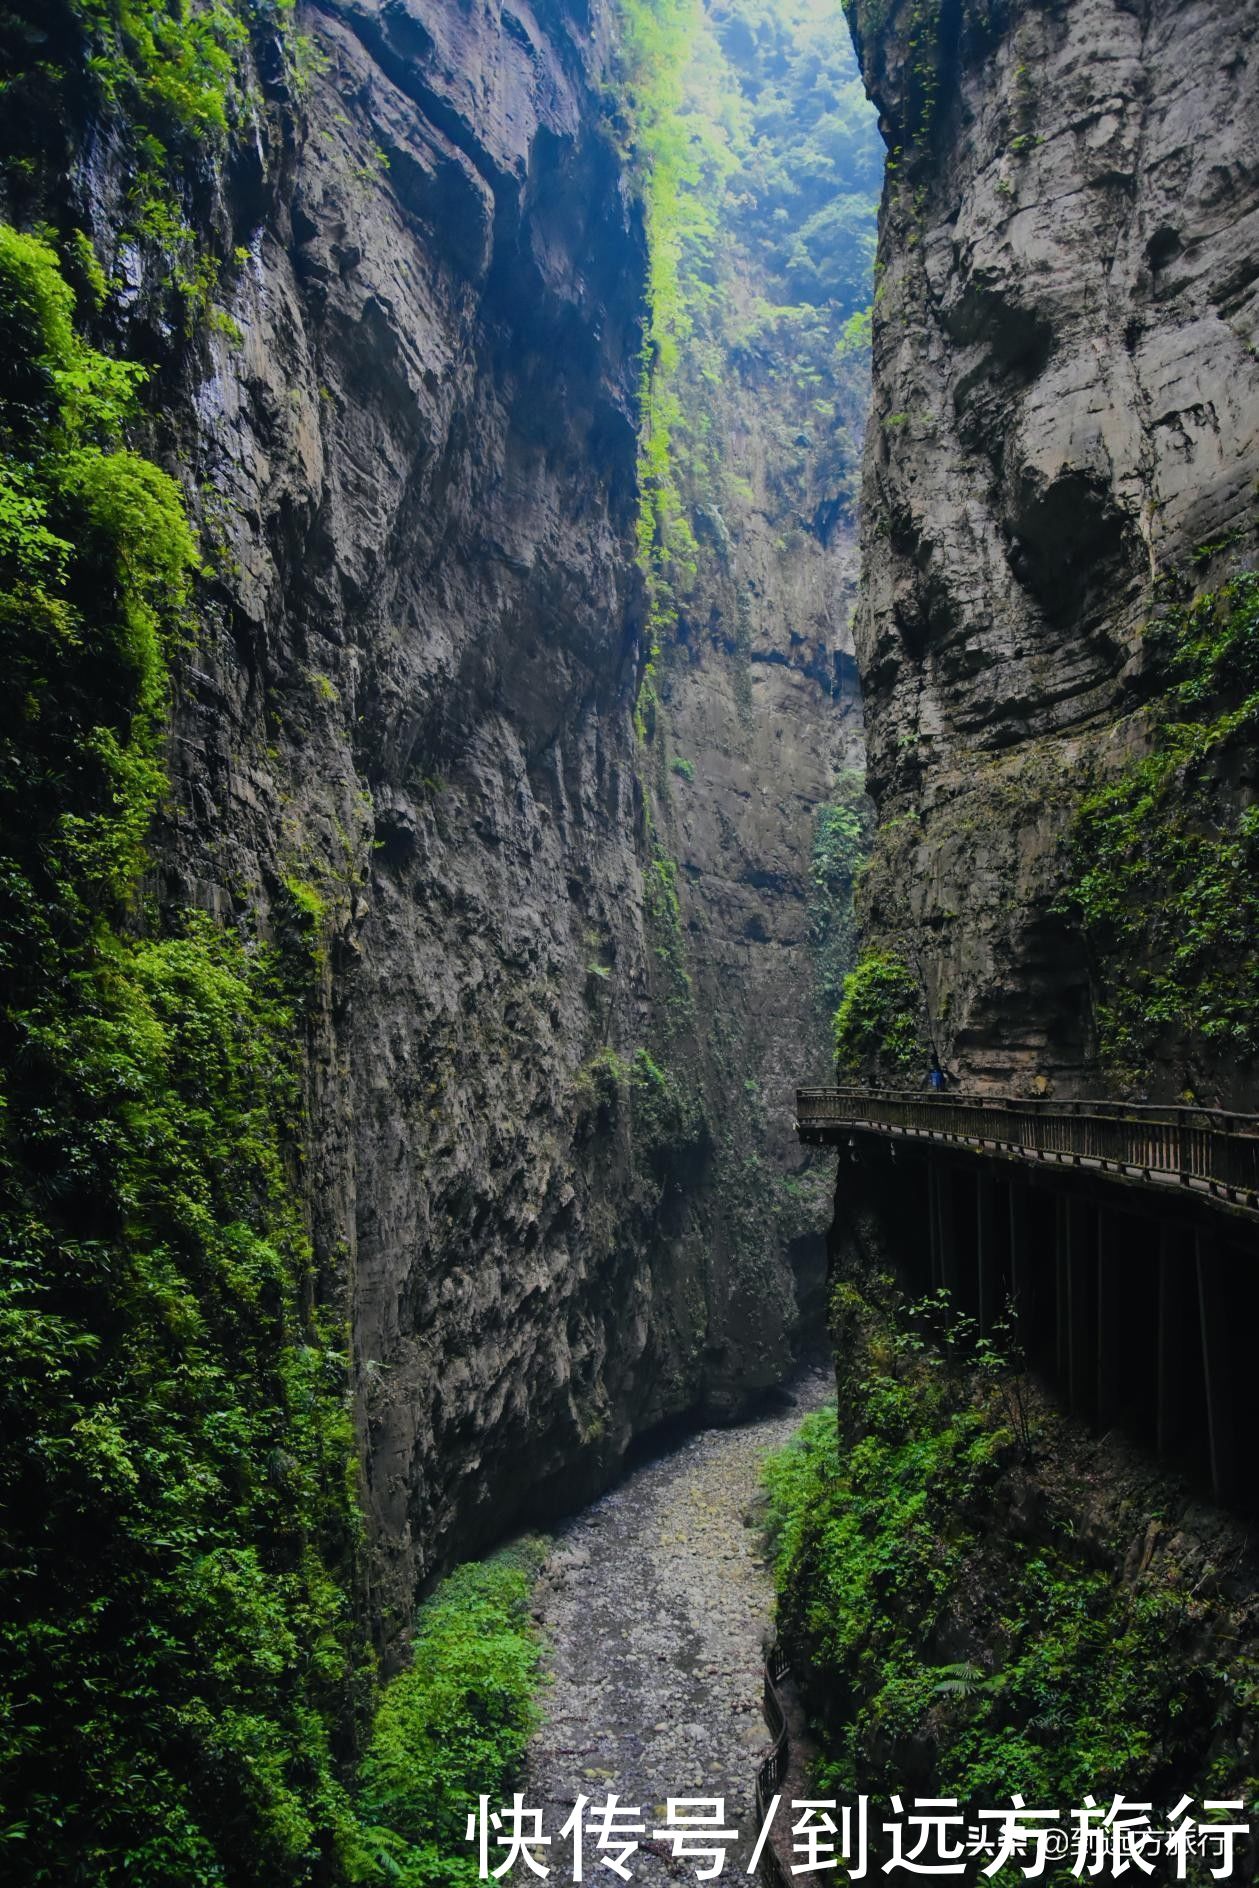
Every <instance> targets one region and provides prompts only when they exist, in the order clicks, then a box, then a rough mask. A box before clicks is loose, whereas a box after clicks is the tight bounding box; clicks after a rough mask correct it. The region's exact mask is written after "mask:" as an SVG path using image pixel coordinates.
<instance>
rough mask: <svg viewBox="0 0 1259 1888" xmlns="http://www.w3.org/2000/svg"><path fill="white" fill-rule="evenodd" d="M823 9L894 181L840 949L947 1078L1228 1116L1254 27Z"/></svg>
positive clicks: (1247, 15) (1234, 1089) (1258, 450)
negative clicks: (904, 985)
mask: <svg viewBox="0 0 1259 1888" xmlns="http://www.w3.org/2000/svg"><path fill="white" fill-rule="evenodd" d="M850 11H851V14H852V16H853V23H854V28H855V32H856V37H857V41H858V46H859V52H860V56H861V59H862V64H863V69H864V72H865V76H866V81H867V84H868V86H869V88H870V90H871V92H872V95H873V96H874V98H875V100H876V102H877V104H878V106H879V108H880V111H881V114H882V124H883V130H884V135H885V137H886V139H887V141H888V144H889V147H890V149H891V151H892V153H893V158H894V163H893V166H892V168H891V169H890V172H889V179H888V184H887V189H886V192H885V198H884V205H883V216H882V237H881V251H880V269H881V279H880V285H879V291H878V297H877V304H876V319H875V332H874V355H875V394H874V407H873V415H872V423H871V426H870V430H869V434H868V444H867V457H866V472H865V495H864V534H865V541H864V552H865V566H864V569H865V577H864V584H865V588H864V597H863V603H862V607H861V611H860V614H859V618H858V624H857V640H858V650H859V655H860V661H861V668H862V675H863V681H864V686H865V690H866V699H867V716H868V731H869V741H870V770H871V772H870V778H871V785H872V791H873V792H874V794H875V796H876V798H877V800H878V802H879V805H880V809H881V814H882V819H883V838H882V840H881V842H880V848H879V858H878V862H877V863H876V868H875V870H874V872H873V874H872V877H871V881H870V887H869V896H868V907H867V917H868V922H869V930H870V935H871V937H872V939H873V940H875V941H876V942H879V943H881V944H883V945H884V946H886V947H890V948H891V949H893V950H894V951H897V952H899V953H900V954H901V955H902V956H903V957H904V958H905V959H906V961H908V962H909V963H911V964H912V965H913V966H914V968H915V972H916V974H917V975H919V976H920V978H921V981H922V984H923V989H924V994H925V999H926V1009H927V1012H928V1022H929V1026H930V1030H931V1033H932V1034H933V1036H934V1038H935V1040H936V1042H937V1043H938V1044H939V1047H940V1049H941V1052H942V1055H943V1059H944V1061H945V1063H946V1066H947V1067H948V1068H949V1069H950V1071H951V1072H952V1073H953V1074H954V1075H955V1076H957V1077H958V1078H959V1079H960V1080H962V1081H963V1082H964V1083H965V1084H967V1085H971V1086H993V1087H996V1088H1006V1087H1012V1088H1014V1089H1015V1090H1017V1091H1021V1092H1027V1091H1029V1090H1039V1091H1042V1092H1043V1091H1044V1090H1045V1089H1046V1088H1048V1087H1053V1088H1056V1089H1057V1091H1058V1092H1060V1093H1070V1092H1072V1091H1076V1092H1079V1091H1080V1090H1088V1089H1090V1088H1092V1089H1094V1090H1095V1089H1096V1087H1097V1085H1098V1083H1099V1081H1103V1080H1106V1081H1109V1082H1111V1083H1112V1084H1115V1085H1117V1086H1118V1087H1119V1088H1120V1089H1121V1090H1124V1091H1127V1092H1138V1093H1147V1094H1150V1095H1152V1096H1157V1095H1159V1094H1169V1093H1170V1094H1176V1093H1178V1092H1180V1090H1182V1089H1183V1088H1185V1087H1191V1088H1193V1089H1194V1090H1195V1091H1196V1092H1197V1093H1198V1094H1199V1095H1201V1096H1202V1097H1203V1098H1206V1097H1209V1096H1233V1097H1237V1096H1238V1095H1244V1094H1245V1093H1247V1092H1250V1076H1249V1074H1248V1073H1247V1070H1248V1069H1249V1068H1250V1067H1251V1066H1252V1063H1251V1058H1252V1056H1253V1051H1254V1048H1255V1031H1254V1026H1253V1025H1254V1017H1253V1014H1252V1009H1251V1006H1250V1005H1249V1004H1248V1002H1247V1000H1246V999H1245V998H1244V997H1243V996H1242V994H1241V992H1242V991H1243V990H1244V988H1245V987H1246V985H1247V984H1248V983H1250V982H1251V981H1252V971H1253V957H1252V954H1251V947H1250V946H1249V945H1248V943H1247V941H1246V938H1245V936H1244V935H1243V933H1244V931H1245V928H1246V926H1245V924H1242V925H1240V926H1239V925H1232V926H1230V925H1229V924H1226V923H1221V922H1218V921H1217V922H1215V923H1214V924H1212V921H1211V920H1210V919H1209V917H1208V916H1207V913H1208V908H1209V907H1210V905H1211V902H1212V900H1213V899H1215V900H1217V901H1218V900H1219V899H1220V898H1221V897H1222V898H1223V899H1224V900H1225V901H1226V902H1228V903H1230V904H1232V906H1233V908H1234V910H1235V911H1240V910H1241V909H1242V908H1243V907H1245V906H1246V901H1247V897H1248V893H1247V891H1246V884H1247V879H1248V875H1249V873H1250V867H1249V865H1246V866H1244V868H1243V866H1242V862H1241V858H1240V854H1239V852H1238V848H1239V847H1240V848H1241V851H1242V852H1244V851H1245V848H1246V846H1247V845H1248V844H1249V841H1248V839H1247V838H1246V834H1247V831H1248V826H1247V812H1246V809H1247V807H1248V806H1249V805H1250V803H1251V801H1252V800H1253V797H1254V783H1255V777H1256V776H1255V768H1254V728H1253V717H1252V716H1251V715H1250V712H1249V710H1248V709H1246V707H1245V706H1244V704H1245V703H1246V702H1248V701H1249V700H1250V699H1251V697H1252V695H1253V689H1254V679H1253V676H1252V674H1251V670H1250V668H1249V667H1248V662H1249V658H1248V657H1245V656H1244V655H1243V654H1241V652H1242V651H1243V650H1244V649H1245V648H1247V647H1249V644H1248V641H1247V639H1248V637H1249V636H1250V635H1251V631H1250V629H1248V628H1247V627H1246V624H1247V622H1248V621H1249V617H1248V615H1247V611H1248V610H1249V609H1250V607H1251V606H1250V605H1249V604H1247V603H1246V598H1247V597H1249V596H1250V594H1251V593H1250V590H1249V587H1248V584H1247V580H1246V579H1245V577H1244V576H1243V577H1241V578H1240V579H1239V577H1238V573H1239V572H1243V573H1244V572H1245V571H1247V570H1249V569H1250V567H1251V566H1252V565H1253V561H1254V552H1255V539H1256V513H1255V489H1256V477H1257V475H1259V430H1257V425H1256V421H1257V416H1259V366H1257V364H1256V362H1257V358H1259V356H1257V352H1256V339H1257V326H1259V301H1257V297H1256V271H1255V254H1256V240H1255V238H1256V227H1257V223H1256V219H1257V217H1259V173H1257V172H1256V168H1255V162H1254V152H1253V149H1252V142H1253V140H1252V138H1251V135H1250V133H1251V129H1252V126H1253V94H1254V84H1255V51H1254V47H1255V31H1256V25H1257V23H1259V16H1256V13H1255V9H1254V7H1253V6H1251V5H1240V6H1235V5H1229V6H1222V5H1212V4H1198V3H1197V0H1152V3H1151V4H1148V5H1140V6H1127V5H1122V4H1113V3H1112V0H1085V3H1084V4H1072V5H1069V6H1068V5H1059V4H1054V3H1053V0H1050V3H1048V4H1020V3H1015V4H996V3H994V4H980V0H947V3H946V4H934V3H927V0H892V3H891V4H890V5H875V4H873V0H856V4H854V5H853V6H852V7H851V8H850ZM1204 599H1205V601H1204ZM1226 645H1227V647H1226ZM1230 714H1231V715H1233V716H1234V717H1235V718H1234V719H1233V720H1232V721H1231V722H1229V723H1228V725H1226V722H1227V720H1228V716H1229V715H1230ZM1142 796H1144V799H1143V797H1142ZM1223 888H1226V889H1223ZM1204 931H1205V932H1206V933H1209V936H1205V935H1204Z"/></svg>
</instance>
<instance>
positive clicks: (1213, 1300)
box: [1197, 1232, 1237, 1501]
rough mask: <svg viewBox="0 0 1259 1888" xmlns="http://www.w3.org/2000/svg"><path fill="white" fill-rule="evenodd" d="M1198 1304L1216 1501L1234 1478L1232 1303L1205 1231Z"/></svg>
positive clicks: (1200, 1240) (1199, 1242)
mask: <svg viewBox="0 0 1259 1888" xmlns="http://www.w3.org/2000/svg"><path fill="white" fill-rule="evenodd" d="M1197 1267H1198V1303H1199V1307H1200V1310H1201V1316H1202V1371H1203V1375H1204V1377H1205V1378H1206V1390H1207V1437H1208V1441H1209V1443H1210V1448H1211V1483H1212V1486H1213V1488H1214V1490H1215V1497H1216V1500H1217V1501H1227V1499H1228V1498H1229V1496H1230V1495H1231V1494H1232V1493H1233V1490H1234V1488H1235V1486H1236V1481H1237V1447H1236V1432H1235V1429H1234V1420H1233V1407H1232V1399H1231V1397H1230V1395H1229V1390H1230V1388H1231V1375H1232V1373H1231V1371H1230V1369H1229V1352H1230V1349H1231V1345H1232V1330H1233V1318H1234V1316H1235V1311H1234V1308H1233V1307H1232V1306H1231V1305H1230V1302H1229V1295H1228V1290H1227V1286H1226V1281H1225V1278H1224V1272H1223V1266H1222V1264H1221V1261H1220V1255H1219V1252H1218V1251H1217V1249H1216V1245H1215V1241H1214V1240H1213V1239H1212V1238H1211V1236H1210V1234H1209V1233H1203V1232H1200V1233H1199V1234H1198V1237H1197Z"/></svg>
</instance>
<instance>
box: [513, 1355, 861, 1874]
mask: <svg viewBox="0 0 1259 1888" xmlns="http://www.w3.org/2000/svg"><path fill="white" fill-rule="evenodd" d="M833 1393H834V1380H833V1378H832V1377H831V1376H830V1374H829V1372H828V1371H826V1370H825V1369H822V1368H819V1369H817V1370H816V1371H810V1372H809V1373H808V1374H807V1375H805V1376H803V1377H801V1378H799V1379H797V1380H796V1381H795V1382H794V1383H793V1385H792V1387H791V1394H792V1396H794V1398H795V1399H796V1400H795V1403H794V1405H793V1406H791V1407H789V1408H785V1409H777V1410H774V1411H773V1412H772V1413H770V1414H768V1415H765V1416H762V1417H760V1418H758V1419H756V1420H754V1421H752V1422H749V1423H745V1424H742V1425H740V1426H739V1427H737V1428H722V1429H706V1430H702V1431H700V1432H699V1433H698V1434H696V1435H693V1436H691V1437H689V1438H688V1439H687V1440H686V1441H684V1442H682V1443H680V1444H679V1445H678V1446H677V1447H676V1448H673V1449H671V1450H670V1451H669V1453H668V1454H666V1455H663V1456H661V1457H660V1458H658V1459H657V1460H655V1461H652V1462H649V1463H647V1464H646V1465H645V1466H643V1467H641V1468H639V1469H636V1470H635V1471H634V1472H633V1473H632V1474H631V1475H629V1476H628V1477H627V1478H626V1479H625V1481H623V1482H622V1483H621V1484H620V1485H619V1486H618V1487H616V1488H614V1489H613V1490H612V1491H611V1492H610V1493H609V1494H607V1495H605V1496H604V1497H603V1498H602V1499H601V1500H600V1501H598V1502H596V1503H595V1504H594V1506H593V1507H591V1508H588V1509H586V1510H585V1512H584V1513H582V1514H581V1515H579V1516H577V1517H576V1518H575V1519H574V1520H572V1521H570V1522H568V1523H567V1524H566V1525H565V1526H563V1527H562V1528H561V1529H560V1530H559V1532H558V1533H557V1535H556V1537H555V1542H554V1545H553V1547H552V1550H551V1553H550V1555H549V1557H548V1560H547V1563H546V1566H545V1567H544V1569H543V1573H542V1578H541V1583H540V1586H539V1590H538V1602H537V1605H538V1611H539V1613H540V1616H541V1621H542V1626H543V1630H544V1633H545V1635H546V1639H547V1644H548V1651H547V1655H546V1667H547V1671H548V1673H549V1676H550V1681H551V1682H550V1683H549V1685H548V1687H547V1689H546V1691H545V1692H544V1695H543V1710H544V1713H545V1721H544V1723H543V1725H542V1727H541V1729H540V1730H539V1732H538V1733H537V1735H536V1737H535V1738H534V1740H533V1743H532V1745H531V1747H530V1752H529V1759H528V1765H527V1773H526V1778H525V1782H524V1786H523V1787H524V1800H525V1802H526V1804H527V1805H529V1806H530V1807H531V1808H540V1809H541V1810H542V1811H543V1826H544V1828H545V1829H546V1831H547V1833H549V1834H551V1835H552V1836H553V1837H554V1838H555V1841H554V1843H553V1846H552V1849H551V1851H550V1853H549V1855H548V1856H547V1857H546V1860H547V1862H548V1865H549V1867H550V1880H551V1881H552V1882H564V1881H571V1880H572V1879H573V1858H572V1851H571V1847H570V1844H569V1842H568V1841H567V1840H566V1841H564V1842H563V1843H561V1842H560V1841H559V1839H558V1838H559V1831H560V1829H561V1827H562V1825H563V1824H564V1822H565V1821H566V1819H567V1818H568V1816H569V1814H570V1812H571V1810H572V1807H573V1805H574V1803H575V1802H576V1800H577V1798H578V1796H579V1795H585V1796H586V1797H587V1798H588V1799H590V1801H591V1803H593V1804H600V1803H603V1802H605V1801H606V1800H607V1799H608V1796H609V1793H610V1792H613V1791H615V1792H616V1793H617V1795H618V1796H619V1798H620V1800H621V1802H622V1803H623V1804H629V1805H631V1806H632V1807H636V1808H638V1809H639V1810H640V1811H641V1814H640V1816H639V1818H638V1820H640V1821H642V1822H644V1823H646V1825H647V1833H646V1835H638V1836H637V1837H636V1838H633V1837H631V1838H628V1839H636V1840H637V1841H638V1843H639V1850H638V1853H636V1854H635V1855H633V1856H631V1857H630V1858H629V1859H628V1862H627V1864H626V1866H627V1867H628V1869H629V1872H630V1878H631V1879H632V1880H633V1881H634V1882H635V1883H653V1882H655V1883H663V1882H677V1881H693V1880H694V1879H695V1877H696V1871H697V1867H700V1866H703V1864H697V1863H696V1862H695V1861H693V1860H676V1859H675V1858H674V1857H673V1855H672V1852H671V1848H670V1845H669V1843H668V1840H667V1838H665V1839H661V1838H655V1839H653V1837H652V1833H651V1832H652V1830H653V1829H654V1828H656V1827H657V1826H663V1824H664V1820H665V1804H666V1798H668V1797H670V1796H674V1797H677V1796H700V1797H721V1798H722V1799H723V1800H724V1804H725V1825H724V1826H725V1827H727V1828H732V1829H737V1830H738V1831H739V1839H738V1841H737V1842H735V1843H732V1844H730V1845H729V1854H728V1860H727V1862H726V1866H725V1871H724V1874H725V1878H726V1879H737V1878H738V1877H739V1876H741V1875H742V1876H743V1878H744V1879H746V1875H745V1874H744V1870H746V1867H747V1860H748V1857H749V1856H750V1854H751V1852H752V1847H753V1844H754V1842H755V1838H756V1828H755V1812H754V1806H753V1788H754V1784H755V1777H756V1767H757V1764H758V1762H759V1760H760V1758H761V1756H762V1754H763V1753H764V1751H765V1750H766V1748H767V1747H768V1743H769V1738H768V1734H767V1732H766V1729H765V1725H764V1720H763V1719H762V1716H761V1660H762V1651H763V1647H764V1645H765V1643H766V1641H767V1639H768V1637H769V1635H770V1632H771V1627H772V1617H773V1584H772V1580H771V1577H770V1573H769V1569H768V1567H767V1566H766V1565H765V1562H764V1559H763V1557H762V1554H763V1549H762V1539H761V1534H760V1530H759V1528H758V1527H756V1526H755V1525H753V1524H752V1516H751V1514H750V1510H751V1509H752V1507H753V1504H754V1503H755V1502H756V1498H757V1493H758V1486H759V1474H760V1468H761V1463H762V1462H763V1460H764V1458H765V1456H766V1455H767V1454H768V1453H769V1452H770V1451H771V1450H774V1449H777V1448H780V1447H781V1446H782V1444H783V1443H784V1442H786V1441H787V1439H788V1438H789V1437H790V1436H791V1435H792V1434H793V1433H794V1432H795V1430H796V1429H797V1428H798V1427H799V1424H800V1421H801V1418H802V1417H803V1416H804V1414H805V1413H806V1411H808V1410H811V1409H816V1408H818V1407H820V1406H821V1405H822V1404H823V1403H824V1402H826V1400H827V1399H828V1397H830V1396H832V1395H833ZM605 1853H606V1851H605ZM584 1878H585V1879H586V1880H587V1881H590V1880H595V1881H605V1882H608V1883H611V1882H614V1881H615V1880H616V1879H617V1877H616V1875H614V1874H613V1873H612V1872H611V1871H610V1870H609V1869H607V1868H605V1867H603V1866H602V1865H601V1859H600V1852H599V1851H598V1850H597V1849H595V1848H594V1847H593V1845H592V1844H591V1843H590V1842H589V1840H588V1842H587V1853H586V1857H585V1866H584ZM514 1879H515V1880H529V1879H536V1878H535V1877H531V1876H529V1875H528V1873H527V1872H526V1871H523V1870H519V1869H518V1870H517V1871H516V1874H515V1876H514Z"/></svg>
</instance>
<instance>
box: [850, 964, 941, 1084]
mask: <svg viewBox="0 0 1259 1888" xmlns="http://www.w3.org/2000/svg"><path fill="white" fill-rule="evenodd" d="M925 1031H926V1011H925V1007H924V1004H923V997H922V988H921V986H920V984H919V982H918V979H917V978H916V977H915V976H914V973H913V971H912V970H910V968H909V966H908V965H907V964H906V963H904V962H903V961H902V960H901V959H900V958H899V957H897V956H896V955H895V953H894V952H892V951H884V950H867V951H863V952H862V954H861V958H860V961H859V962H858V964H857V967H856V969H855V970H853V971H850V972H849V974H848V975H847V976H846V977H845V978H844V984H843V994H842V997H841V1000H840V1004H839V1008H838V1009H837V1010H836V1012H835V1056H836V1060H837V1062H838V1064H839V1072H840V1075H841V1076H843V1077H846V1078H848V1079H850V1080H851V1079H855V1078H857V1077H860V1078H862V1079H864V1080H867V1081H872V1080H877V1081H882V1082H885V1083H889V1084H891V1085H892V1086H902V1087H903V1086H905V1085H907V1084H908V1085H909V1086H911V1087H912V1086H915V1085H916V1083H917V1082H918V1081H920V1080H921V1078H922V1076H923V1075H924V1074H925V1072H926V1063H927V1048H926V1040H925Z"/></svg>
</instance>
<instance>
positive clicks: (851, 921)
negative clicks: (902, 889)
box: [809, 772, 874, 1016]
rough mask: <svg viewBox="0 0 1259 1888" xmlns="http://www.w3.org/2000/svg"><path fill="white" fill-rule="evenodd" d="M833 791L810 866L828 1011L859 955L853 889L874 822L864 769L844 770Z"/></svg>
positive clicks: (813, 936) (817, 826) (814, 931)
mask: <svg viewBox="0 0 1259 1888" xmlns="http://www.w3.org/2000/svg"><path fill="white" fill-rule="evenodd" d="M833 791H834V794H835V798H834V800H833V801H831V803H830V804H829V805H827V806H820V807H819V808H818V810H817V815H816V819H815V823H814V828H813V857H812V859H811V861H810V867H809V941H810V943H811V944H812V947H813V954H814V960H815V963H816V965H817V981H818V992H819V996H820V998H821V1002H822V1005H823V1008H824V1010H825V1012H826V1014H827V1015H828V1016H829V1015H832V1014H833V1013H834V1011H835V1010H836V1008H837V1007H838V1005H839V1003H840V1001H841V1000H842V997H843V994H844V980H845V978H846V977H847V976H848V974H849V971H850V969H851V967H852V965H853V963H854V961H855V959H856V956H857V918H856V912H855V910H854V908H853V895H854V889H855V886H856V882H857V877H858V875H859V873H860V871H861V869H862V867H863V865H864V864H865V862H866V858H867V856H868V854H869V850H870V840H871V836H872V833H873V828H874V810H873V808H872V807H871V805H870V802H869V800H867V798H866V796H865V779H864V776H863V775H861V774H859V773H852V772H848V773H841V774H840V775H839V777H838V778H837V780H836V782H835V786H834V789H833Z"/></svg>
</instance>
